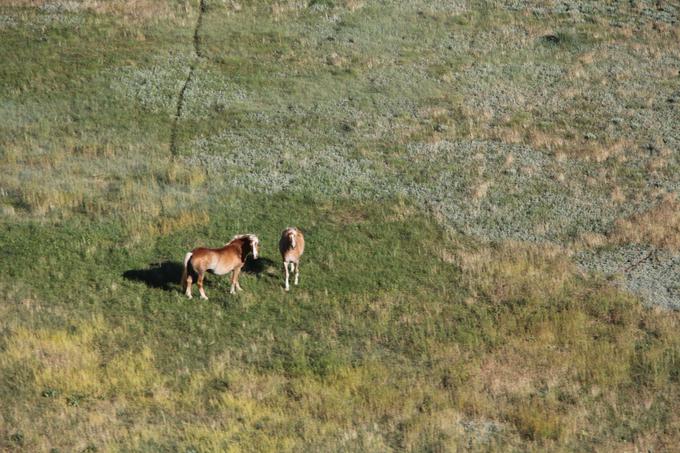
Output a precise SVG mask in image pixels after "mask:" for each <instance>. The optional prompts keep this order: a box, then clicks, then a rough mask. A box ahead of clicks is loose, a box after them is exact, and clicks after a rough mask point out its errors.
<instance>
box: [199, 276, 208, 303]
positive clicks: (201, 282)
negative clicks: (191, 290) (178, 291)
mask: <svg viewBox="0 0 680 453" xmlns="http://www.w3.org/2000/svg"><path fill="white" fill-rule="evenodd" d="M203 277H205V272H199V273H198V292H199V293H201V299H205V300H208V296H206V295H205V291H204V290H203Z"/></svg>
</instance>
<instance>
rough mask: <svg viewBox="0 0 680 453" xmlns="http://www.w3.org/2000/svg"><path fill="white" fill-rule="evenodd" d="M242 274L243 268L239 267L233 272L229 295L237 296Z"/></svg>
mask: <svg viewBox="0 0 680 453" xmlns="http://www.w3.org/2000/svg"><path fill="white" fill-rule="evenodd" d="M240 272H241V268H240V267H237V268H235V269H234V270H233V271H231V288H230V289H229V294H236V287H237V286H238V281H237V280H238V274H239V273H240Z"/></svg>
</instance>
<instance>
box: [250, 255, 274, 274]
mask: <svg viewBox="0 0 680 453" xmlns="http://www.w3.org/2000/svg"><path fill="white" fill-rule="evenodd" d="M275 266H276V263H275V262H274V261H272V260H270V259H269V258H264V257H262V256H260V257H259V258H258V259H256V260H254V259H253V257H252V256H249V257H248V258H246V264H245V265H244V266H243V272H245V273H247V274H253V275H256V276H257V277H260V275H261V274H264V275H268V274H269V273H271V270H272V268H273V267H275Z"/></svg>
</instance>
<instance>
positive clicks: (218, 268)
mask: <svg viewBox="0 0 680 453" xmlns="http://www.w3.org/2000/svg"><path fill="white" fill-rule="evenodd" d="M259 251H260V240H259V239H258V238H257V236H255V235H254V234H240V235H236V236H234V238H233V239H232V240H231V241H229V243H227V244H226V245H225V246H224V247H222V248H219V249H210V248H205V247H198V248H195V249H193V250H192V251H190V252H189V253H187V254H186V255H185V256H184V269H183V271H182V291H184V293H185V294H186V295H187V297H189V299H191V283H192V282H193V276H192V274H193V273H194V272H195V273H197V274H198V291H199V292H200V293H201V299H208V296H206V295H205V291H204V290H203V277H204V276H205V273H206V271H211V272H212V273H214V274H216V275H224V274H226V273H229V272H231V273H232V274H231V289H230V290H229V292H230V293H231V294H235V293H236V290H237V289H238V290H239V291H241V285H239V284H238V276H239V274H240V273H241V268H242V267H243V265H244V264H245V262H246V257H247V256H248V255H250V254H251V253H252V254H253V258H255V259H257V256H258V254H259Z"/></svg>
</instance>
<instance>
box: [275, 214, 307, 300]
mask: <svg viewBox="0 0 680 453" xmlns="http://www.w3.org/2000/svg"><path fill="white" fill-rule="evenodd" d="M279 251H280V252H281V258H282V259H283V270H284V272H285V274H286V291H288V290H289V289H290V286H289V284H288V265H289V264H290V271H291V272H293V271H295V284H296V285H297V284H298V281H299V279H300V257H301V256H302V253H304V251H305V237H304V235H303V234H302V231H300V230H298V229H297V228H295V227H288V228H286V229H285V230H283V231H282V232H281V239H280V240H279Z"/></svg>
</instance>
